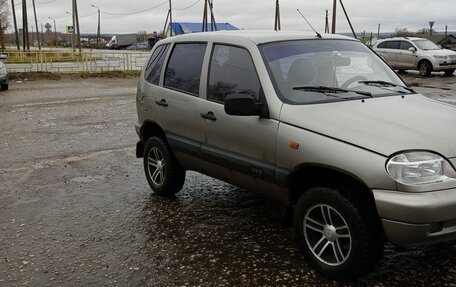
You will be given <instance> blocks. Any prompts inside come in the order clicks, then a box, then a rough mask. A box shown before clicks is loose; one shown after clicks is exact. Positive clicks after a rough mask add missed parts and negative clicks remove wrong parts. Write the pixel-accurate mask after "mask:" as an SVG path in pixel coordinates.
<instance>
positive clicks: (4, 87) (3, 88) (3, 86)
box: [0, 84, 9, 91]
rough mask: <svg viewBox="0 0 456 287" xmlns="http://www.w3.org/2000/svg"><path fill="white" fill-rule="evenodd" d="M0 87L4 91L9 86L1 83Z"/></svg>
mask: <svg viewBox="0 0 456 287" xmlns="http://www.w3.org/2000/svg"><path fill="white" fill-rule="evenodd" d="M0 88H1V90H2V91H6V90H8V88H9V86H8V84H2V85H1V86H0Z"/></svg>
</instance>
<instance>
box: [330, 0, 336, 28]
mask: <svg viewBox="0 0 456 287" xmlns="http://www.w3.org/2000/svg"><path fill="white" fill-rule="evenodd" d="M336 6H337V0H334V1H333V15H332V16H333V17H332V28H331V33H332V34H336V8H337V7H336Z"/></svg>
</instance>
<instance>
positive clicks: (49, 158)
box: [0, 75, 456, 287]
mask: <svg viewBox="0 0 456 287" xmlns="http://www.w3.org/2000/svg"><path fill="white" fill-rule="evenodd" d="M404 78H406V80H407V81H413V80H415V79H414V76H413V75H406V76H404ZM454 78H455V77H450V78H448V77H440V78H439V77H437V78H436V77H434V78H430V79H428V82H429V83H427V82H426V83H424V84H421V86H420V87H417V88H416V89H417V90H419V91H420V92H422V93H424V94H425V95H427V96H430V97H433V98H437V99H441V100H444V101H447V102H449V103H456V101H455V100H456V86H455V80H454ZM436 81H442V83H440V84H439V86H441V87H445V88H446V89H445V90H442V89H440V88H435V83H436ZM136 84H137V80H135V79H86V80H60V81H36V82H25V83H14V82H13V83H10V90H9V91H7V92H2V93H0V183H1V184H0V228H1V234H0V256H1V258H0V259H1V261H0V286H101V285H109V286H111V285H112V286H200V285H201V286H344V285H346V286H453V287H454V286H456V244H455V243H454V242H453V243H445V244H439V245H434V246H429V247H425V248H415V249H401V248H397V247H393V246H391V245H387V246H386V251H385V257H384V259H383V261H382V262H381V264H380V266H379V268H378V269H377V270H376V271H375V272H374V273H372V274H370V275H368V276H366V277H364V278H361V279H360V280H359V281H356V282H351V283H344V284H340V283H338V282H335V281H332V280H328V279H325V278H324V277H322V276H320V275H318V274H316V273H315V272H314V271H313V270H312V268H310V267H309V266H308V264H307V263H306V261H305V260H303V258H302V256H301V254H300V252H299V250H298V249H297V248H296V245H295V243H294V237H293V233H292V231H291V230H290V229H288V228H281V219H282V218H281V217H282V214H283V211H284V206H283V205H282V204H280V203H277V202H274V201H270V200H268V199H264V198H262V197H260V196H257V195H255V194H252V193H249V192H246V191H244V190H241V189H238V188H236V187H233V186H231V185H228V184H225V183H223V182H220V181H217V180H214V179H211V178H208V177H206V176H203V175H201V174H198V173H195V172H187V180H186V183H185V186H184V188H183V190H182V191H181V192H180V193H179V194H178V196H176V197H175V198H173V199H163V198H160V197H158V196H156V195H154V194H153V193H152V192H151V191H150V189H149V187H148V185H147V182H146V179H145V177H144V174H143V169H142V161H141V160H139V159H136V158H135V143H136V141H137V136H136V134H135V132H134V128H133V124H134V122H135V120H136V111H135V92H136ZM423 85H425V86H427V87H423ZM431 85H434V86H432V87H430V86H431Z"/></svg>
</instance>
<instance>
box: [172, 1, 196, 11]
mask: <svg viewBox="0 0 456 287" xmlns="http://www.w3.org/2000/svg"><path fill="white" fill-rule="evenodd" d="M199 2H201V0H197V1H196V2H195V3H193V4H191V5H189V6H187V7H185V8H173V10H175V11H182V10H187V9H190V8H192V7H193V6H195V5H196V4H198V3H199Z"/></svg>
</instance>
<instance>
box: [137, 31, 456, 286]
mask: <svg viewBox="0 0 456 287" xmlns="http://www.w3.org/2000/svg"><path fill="white" fill-rule="evenodd" d="M136 103H137V113H138V122H137V123H136V125H135V128H136V132H137V134H138V136H139V139H140V141H139V142H138V143H137V149H136V153H137V156H138V157H143V158H144V159H143V163H144V171H145V176H146V179H147V181H148V183H149V185H150V187H151V188H152V190H153V191H154V192H155V193H157V194H158V195H161V196H173V195H174V194H176V193H177V192H179V191H180V190H181V189H182V186H183V184H184V181H185V176H186V170H195V171H198V172H201V173H203V174H206V175H209V176H211V177H214V178H218V179H220V180H223V181H226V182H229V183H231V184H234V185H237V186H239V187H242V188H245V189H247V190H251V191H254V192H257V193H260V194H262V195H265V196H269V197H271V198H274V199H277V200H281V201H283V202H285V203H287V206H288V209H287V210H288V211H289V212H286V213H285V214H286V215H287V216H286V218H287V219H290V221H292V222H293V228H294V232H295V234H296V240H297V242H298V244H299V247H300V248H301V250H302V252H303V254H304V257H305V258H306V259H307V260H308V261H309V262H310V263H311V264H312V265H313V266H314V267H315V268H316V269H317V270H318V271H319V272H321V273H323V274H325V275H327V276H329V277H332V278H336V279H352V278H356V277H359V276H361V275H363V274H365V273H367V272H369V271H371V270H372V269H373V268H374V266H375V265H376V263H377V262H378V260H379V259H380V258H381V257H382V254H383V249H384V242H385V238H386V239H387V240H389V241H391V242H393V243H395V244H398V245H402V246H413V245H419V244H429V243H433V242H438V241H449V240H455V239H456V170H455V166H456V133H454V127H455V125H456V107H454V106H451V105H448V104H445V103H442V102H437V101H434V100H431V99H428V98H426V97H424V96H422V95H420V94H417V93H416V92H414V91H413V90H412V89H411V88H409V87H407V86H406V84H405V83H404V82H403V81H402V80H401V78H399V77H398V76H397V75H396V73H395V72H394V71H393V70H391V68H390V67H389V66H388V65H387V64H385V62H384V61H382V60H381V59H380V57H378V56H377V55H376V54H375V53H373V52H372V51H371V50H370V49H369V48H368V47H366V46H365V45H364V44H362V43H361V42H359V41H358V40H356V39H353V38H349V37H344V36H339V35H333V34H324V35H319V34H317V35H315V34H305V33H300V32H267V31H263V32H259V31H235V32H232V31H225V32H211V33H195V34H189V35H184V36H176V37H171V38H167V39H165V40H162V41H160V42H158V43H157V44H156V45H155V47H154V49H153V50H152V52H151V55H150V57H149V59H148V62H147V64H146V65H145V66H144V69H143V72H142V75H141V77H140V81H139V84H138V90H137V96H136ZM259 240H260V239H259Z"/></svg>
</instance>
